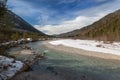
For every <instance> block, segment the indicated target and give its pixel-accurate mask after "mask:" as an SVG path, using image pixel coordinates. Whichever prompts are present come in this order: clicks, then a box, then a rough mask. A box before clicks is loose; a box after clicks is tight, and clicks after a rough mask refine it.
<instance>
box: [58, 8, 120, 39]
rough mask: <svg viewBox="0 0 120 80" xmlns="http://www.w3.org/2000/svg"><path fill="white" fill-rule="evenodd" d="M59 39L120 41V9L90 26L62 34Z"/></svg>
mask: <svg viewBox="0 0 120 80" xmlns="http://www.w3.org/2000/svg"><path fill="white" fill-rule="evenodd" d="M58 37H67V38H78V39H97V40H110V41H120V9H119V10H117V11H115V12H113V13H110V14H108V15H106V16H104V17H103V18H101V19H100V20H98V21H96V22H94V23H93V24H91V25H89V26H85V27H83V28H81V29H77V30H74V31H71V32H67V33H63V34H60V35H58Z"/></svg>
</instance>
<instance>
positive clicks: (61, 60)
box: [9, 42, 120, 80]
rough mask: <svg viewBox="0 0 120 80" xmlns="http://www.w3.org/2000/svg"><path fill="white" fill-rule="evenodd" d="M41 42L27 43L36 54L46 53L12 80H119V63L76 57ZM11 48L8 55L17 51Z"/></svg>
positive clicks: (110, 60)
mask: <svg viewBox="0 0 120 80" xmlns="http://www.w3.org/2000/svg"><path fill="white" fill-rule="evenodd" d="M42 43H43V42H34V43H29V44H27V46H30V47H32V48H33V49H34V50H35V51H36V52H37V53H42V52H44V51H47V52H46V54H45V55H46V57H45V59H42V60H41V59H40V60H38V61H36V62H35V63H34V64H33V65H32V66H31V70H29V71H28V72H24V73H21V74H19V75H17V76H16V77H15V78H14V79H13V80H24V79H25V80H40V79H41V80H120V61H119V60H112V59H103V58H96V57H90V56H83V55H78V54H76V53H74V54H73V53H68V52H65V51H58V50H55V49H51V48H48V47H46V46H45V45H44V44H42ZM17 50H18V49H17V48H12V49H11V50H9V53H10V54H12V53H13V52H15V51H17ZM23 78H24V79H23Z"/></svg>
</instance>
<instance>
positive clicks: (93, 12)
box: [35, 0, 120, 35]
mask: <svg viewBox="0 0 120 80" xmlns="http://www.w3.org/2000/svg"><path fill="white" fill-rule="evenodd" d="M99 1H103V0H99ZM119 3H120V0H115V1H114V2H111V3H106V4H104V5H101V6H98V7H93V8H89V9H85V10H82V11H79V12H77V13H75V14H77V15H78V14H80V15H79V16H77V17H76V18H75V19H73V20H68V21H63V22H62V23H61V24H58V25H45V26H40V25H35V28H37V29H39V30H41V31H43V32H45V33H46V34H49V35H51V34H60V33H65V32H69V31H72V30H75V29H80V28H82V27H84V26H87V25H90V24H92V23H93V22H95V21H97V20H99V19H100V18H102V17H104V16H105V15H107V14H108V13H111V12H114V11H115V10H118V9H119V8H120V5H119Z"/></svg>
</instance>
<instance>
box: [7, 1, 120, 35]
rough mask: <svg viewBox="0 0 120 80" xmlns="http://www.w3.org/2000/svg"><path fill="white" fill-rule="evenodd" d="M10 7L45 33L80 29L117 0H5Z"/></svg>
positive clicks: (115, 7)
mask: <svg viewBox="0 0 120 80" xmlns="http://www.w3.org/2000/svg"><path fill="white" fill-rule="evenodd" d="M8 1H9V2H8V5H9V6H11V7H12V11H13V12H15V13H16V14H18V15H19V16H21V17H22V18H24V19H25V20H26V21H28V22H29V23H31V24H32V25H33V26H34V27H35V28H37V29H38V30H40V31H43V32H44V33H46V34H50V35H52V34H61V33H65V32H69V31H72V30H75V29H80V28H82V27H84V26H87V25H90V24H92V23H93V22H95V21H97V20H99V19H100V18H102V17H104V16H105V15H107V14H108V13H111V12H114V11H116V10H118V9H119V8H120V5H119V3H120V0H34V1H33V0H8Z"/></svg>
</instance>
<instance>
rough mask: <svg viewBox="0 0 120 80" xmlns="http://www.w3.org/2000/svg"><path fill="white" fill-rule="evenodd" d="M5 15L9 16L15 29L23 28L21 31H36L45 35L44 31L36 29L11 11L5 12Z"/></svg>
mask: <svg viewBox="0 0 120 80" xmlns="http://www.w3.org/2000/svg"><path fill="white" fill-rule="evenodd" d="M7 17H10V19H11V23H13V26H14V28H15V29H17V30H23V31H28V32H38V33H40V34H41V35H45V34H44V33H42V32H40V31H38V30H37V29H35V28H34V27H33V26H32V25H30V24H29V23H27V22H26V21H25V20H23V19H22V18H21V17H19V16H17V15H16V14H14V13H13V12H11V11H8V12H7Z"/></svg>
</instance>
